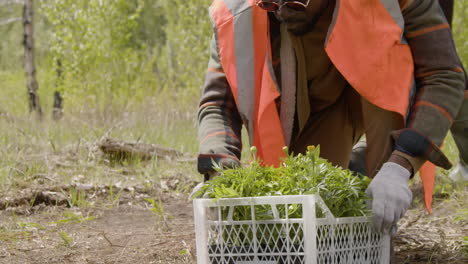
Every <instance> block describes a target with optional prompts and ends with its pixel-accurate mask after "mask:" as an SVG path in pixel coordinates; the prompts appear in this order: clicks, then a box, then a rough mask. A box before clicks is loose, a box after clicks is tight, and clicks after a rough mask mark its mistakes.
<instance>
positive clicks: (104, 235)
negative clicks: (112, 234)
mask: <svg viewBox="0 0 468 264" xmlns="http://www.w3.org/2000/svg"><path fill="white" fill-rule="evenodd" d="M101 235H102V237H103V238H104V239H105V240H106V241H107V243H109V245H110V246H111V247H121V248H124V247H125V246H122V245H116V244H114V243H112V242H111V241H110V240H109V239H108V238H107V236H106V233H104V232H101Z"/></svg>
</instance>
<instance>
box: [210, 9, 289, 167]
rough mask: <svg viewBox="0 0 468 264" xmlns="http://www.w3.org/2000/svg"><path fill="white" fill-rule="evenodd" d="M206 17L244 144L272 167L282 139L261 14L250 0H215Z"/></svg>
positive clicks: (265, 23)
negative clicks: (243, 124)
mask: <svg viewBox="0 0 468 264" xmlns="http://www.w3.org/2000/svg"><path fill="white" fill-rule="evenodd" d="M210 15H211V18H212V21H213V24H214V27H215V34H216V36H217V41H218V47H219V55H220V61H221V65H222V67H223V70H224V72H225V74H226V78H227V81H228V83H229V86H230V87H231V90H232V93H233V95H234V98H235V100H236V104H237V107H238V110H239V113H240V115H241V117H242V118H243V120H244V121H245V122H246V126H247V130H248V131H249V140H250V144H251V145H253V146H256V147H257V150H258V151H257V153H258V156H259V158H260V159H261V160H262V161H263V162H264V164H266V165H275V166H278V165H279V164H280V160H281V158H282V157H284V153H283V151H282V147H283V146H284V145H285V143H284V142H285V141H284V137H283V132H282V128H281V123H280V120H279V115H278V110H277V108H276V103H275V99H276V98H277V97H278V96H279V92H278V86H277V84H276V83H275V81H274V77H273V75H272V74H273V73H272V70H271V69H272V67H271V65H270V64H271V63H270V61H271V47H270V41H269V35H268V32H269V31H268V18H267V13H266V12H265V11H264V10H262V9H260V8H258V7H257V6H256V5H255V0H215V1H214V2H213V4H212V5H211V7H210ZM254 32H255V34H254Z"/></svg>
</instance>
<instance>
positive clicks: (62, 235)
mask: <svg viewBox="0 0 468 264" xmlns="http://www.w3.org/2000/svg"><path fill="white" fill-rule="evenodd" d="M58 234H59V236H60V238H61V239H62V242H63V245H64V246H66V247H70V246H72V245H73V237H72V236H70V235H68V234H67V232H65V231H60V232H58Z"/></svg>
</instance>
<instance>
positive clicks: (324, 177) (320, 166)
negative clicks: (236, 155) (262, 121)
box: [195, 146, 370, 248]
mask: <svg viewBox="0 0 468 264" xmlns="http://www.w3.org/2000/svg"><path fill="white" fill-rule="evenodd" d="M284 151H285V153H286V158H285V159H284V160H283V162H282V164H281V166H279V167H278V168H274V167H269V166H261V161H259V160H258V159H257V158H256V150H255V148H253V149H252V153H253V157H254V158H253V160H252V162H251V164H250V165H249V166H245V167H239V168H235V169H222V168H220V167H218V168H217V171H218V173H219V176H218V177H215V178H214V179H213V180H211V181H208V182H207V183H206V184H205V185H204V187H203V188H202V190H201V191H200V192H199V193H197V194H196V195H195V196H203V197H208V198H213V199H215V200H216V199H220V198H238V197H258V196H279V195H305V194H319V195H320V196H321V197H322V199H323V200H324V202H325V204H326V205H327V206H328V208H329V209H330V211H331V212H332V213H333V214H334V216H335V217H352V216H365V215H368V210H367V207H366V203H365V202H366V194H365V190H366V188H367V186H368V184H369V182H370V179H368V178H367V177H364V176H354V175H353V174H352V172H350V171H349V170H344V169H342V168H340V167H337V166H333V165H332V164H331V163H330V162H328V161H327V160H326V159H323V158H321V157H320V148H319V147H313V146H310V147H309V148H308V149H307V152H306V153H305V154H298V155H293V154H290V153H289V151H288V149H287V148H285V149H284ZM316 209H317V210H316V215H317V217H323V212H322V211H321V210H320V209H319V208H316ZM253 211H254V214H255V216H252V210H251V207H250V206H235V207H234V209H233V212H232V219H227V218H228V215H229V208H228V207H226V208H222V209H221V218H222V219H220V220H233V221H242V220H251V219H252V217H255V220H257V221H261V220H271V219H274V213H273V211H274V209H273V208H272V205H255V206H254V210H253ZM276 211H277V212H278V215H279V218H281V219H285V218H289V219H292V218H302V207H301V205H298V204H288V205H277V206H276ZM230 228H234V229H235V228H238V230H235V232H234V230H230V231H229V232H225V233H222V234H219V235H221V236H222V237H223V241H230V243H229V245H228V246H232V247H238V246H247V245H248V244H249V243H250V242H251V241H253V236H254V234H253V233H252V230H245V229H242V228H241V227H240V226H233V227H230ZM233 234H234V235H235V236H236V237H233ZM322 236H323V237H328V236H327V235H326V234H322ZM255 237H257V239H259V242H260V243H262V244H263V246H265V247H270V248H274V247H275V245H281V244H282V243H283V241H286V240H284V239H285V238H289V239H292V240H293V243H300V242H299V241H302V239H303V232H302V229H301V228H299V227H296V228H294V229H289V230H288V229H285V228H284V226H282V225H281V224H259V225H258V226H257V230H256V234H255Z"/></svg>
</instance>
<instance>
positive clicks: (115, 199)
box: [109, 183, 123, 206]
mask: <svg viewBox="0 0 468 264" xmlns="http://www.w3.org/2000/svg"><path fill="white" fill-rule="evenodd" d="M122 192H123V189H120V190H119V191H118V192H117V193H115V191H114V184H112V183H111V184H110V185H109V201H110V202H111V204H112V206H116V205H118V204H119V202H120V196H121V195H122Z"/></svg>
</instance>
